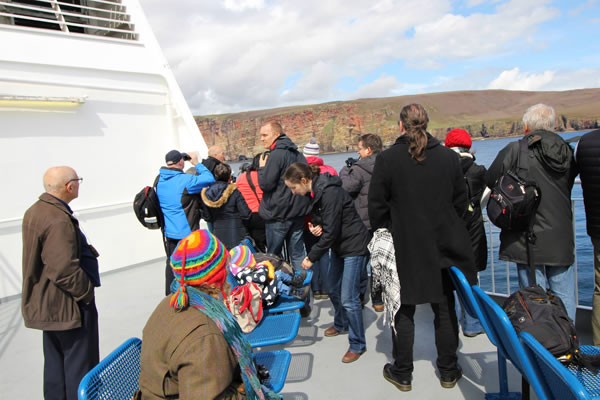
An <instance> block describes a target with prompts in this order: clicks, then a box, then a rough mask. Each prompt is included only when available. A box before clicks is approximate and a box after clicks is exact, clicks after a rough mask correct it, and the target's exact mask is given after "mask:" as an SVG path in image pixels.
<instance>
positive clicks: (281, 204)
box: [258, 135, 310, 223]
mask: <svg viewBox="0 0 600 400" xmlns="http://www.w3.org/2000/svg"><path fill="white" fill-rule="evenodd" d="M295 162H303V163H306V158H305V157H304V155H303V154H302V153H300V152H298V147H297V146H296V145H295V144H294V143H293V142H292V141H291V140H290V138H289V137H287V136H286V135H281V136H279V137H278V138H277V139H275V146H274V147H273V149H272V150H271V153H270V154H269V158H268V159H267V164H266V165H265V166H264V167H263V168H259V169H258V184H259V185H260V188H261V189H262V191H263V198H262V200H261V202H260V206H259V209H258V213H259V214H260V216H261V217H262V219H264V220H265V222H267V223H268V222H274V221H280V222H283V221H286V220H288V219H290V218H294V217H303V216H305V215H307V214H308V211H309V210H310V201H309V200H308V198H307V197H305V196H294V195H293V194H292V192H291V191H290V189H289V188H288V187H287V186H286V185H285V183H284V182H283V174H284V173H285V170H286V169H287V168H288V167H289V166H290V165H292V164H293V163H295Z"/></svg>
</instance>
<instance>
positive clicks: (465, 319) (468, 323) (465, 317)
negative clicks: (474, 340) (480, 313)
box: [454, 293, 483, 335]
mask: <svg viewBox="0 0 600 400" xmlns="http://www.w3.org/2000/svg"><path fill="white" fill-rule="evenodd" d="M454 296H455V301H456V317H457V318H458V322H459V323H460V326H461V327H462V331H463V335H467V334H473V333H480V332H483V326H482V325H481V322H479V318H477V317H472V316H471V314H469V313H468V312H466V311H464V310H463V309H462V305H461V304H460V301H459V300H458V298H456V293H455V294H454Z"/></svg>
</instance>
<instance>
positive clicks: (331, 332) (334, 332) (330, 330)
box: [323, 325, 340, 337]
mask: <svg viewBox="0 0 600 400" xmlns="http://www.w3.org/2000/svg"><path fill="white" fill-rule="evenodd" d="M323 334H324V335H325V336H327V337H332V336H337V335H339V334H340V331H338V330H337V329H335V327H334V326H333V325H332V326H330V327H329V328H327V329H325V332H324V333H323Z"/></svg>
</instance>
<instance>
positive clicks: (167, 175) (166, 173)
mask: <svg viewBox="0 0 600 400" xmlns="http://www.w3.org/2000/svg"><path fill="white" fill-rule="evenodd" d="M183 173H184V172H183V171H182V170H180V169H174V168H167V167H160V171H159V174H160V176H161V178H163V179H164V180H167V181H168V180H169V179H172V178H173V177H174V176H177V175H179V174H183Z"/></svg>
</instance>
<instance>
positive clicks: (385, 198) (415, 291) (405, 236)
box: [369, 104, 476, 391]
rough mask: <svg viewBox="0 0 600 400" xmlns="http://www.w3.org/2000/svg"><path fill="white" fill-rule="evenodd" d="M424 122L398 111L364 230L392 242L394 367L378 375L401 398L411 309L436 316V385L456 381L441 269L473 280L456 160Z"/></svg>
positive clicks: (418, 110)
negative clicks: (396, 287) (382, 232)
mask: <svg viewBox="0 0 600 400" xmlns="http://www.w3.org/2000/svg"><path fill="white" fill-rule="evenodd" d="M428 122H429V118H428V116H427V112H426V111H425V109H424V108H423V106H421V105H419V104H411V105H408V106H406V107H404V108H403V109H402V111H401V113H400V121H399V126H400V133H401V136H400V137H399V138H398V139H397V140H396V143H395V144H394V145H393V146H392V147H391V148H390V149H388V150H386V151H384V152H382V153H380V154H379V156H378V157H377V160H376V161H375V168H374V170H373V177H372V179H371V186H370V189H369V218H370V220H371V228H372V229H373V230H377V229H379V228H387V229H389V230H390V232H391V234H392V237H393V239H394V249H395V253H396V266H397V268H398V277H399V281H400V298H401V303H402V304H401V306H400V310H399V311H398V312H397V314H396V316H395V321H394V327H395V330H392V338H393V345H394V346H393V356H394V363H391V364H386V365H385V367H384V369H383V375H384V378H385V379H387V380H388V381H390V382H391V383H392V384H394V385H395V386H396V387H397V388H398V389H400V390H402V391H408V390H411V380H412V371H413V343H414V318H413V317H414V313H415V308H416V307H415V306H416V305H417V304H423V303H431V307H432V309H433V312H434V314H435V320H434V325H435V343H436V347H437V351H438V358H437V367H438V369H439V372H440V382H441V384H442V386H443V387H445V388H451V387H454V386H455V385H456V381H457V380H458V379H459V378H460V377H461V376H462V374H461V370H460V368H459V366H458V364H457V356H456V350H457V348H458V325H457V319H456V312H455V311H454V306H455V303H454V296H453V293H452V284H451V282H450V279H449V276H448V268H449V267H451V266H453V265H456V266H457V267H459V268H460V269H461V270H462V271H463V272H465V274H466V275H467V278H468V279H469V280H470V282H472V283H474V282H475V279H476V272H475V266H474V260H473V251H472V249H471V241H470V240H469V234H468V232H467V229H466V228H465V224H464V222H463V221H462V216H463V214H464V213H465V211H466V210H467V206H468V203H467V191H466V186H465V180H464V178H463V174H462V171H461V168H460V165H459V159H458V157H457V156H456V153H454V152H453V151H452V150H450V149H447V148H445V147H443V146H442V145H441V144H440V142H439V141H438V140H437V139H436V138H434V137H433V136H431V135H430V134H429V133H427V131H426V129H427V123H428Z"/></svg>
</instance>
